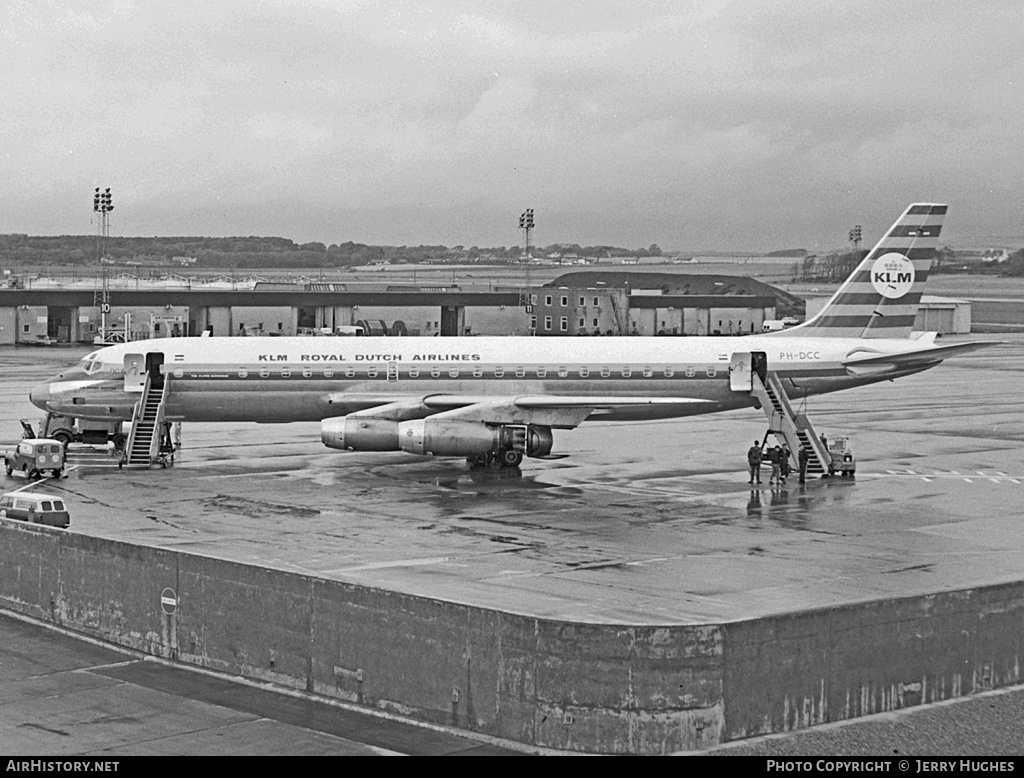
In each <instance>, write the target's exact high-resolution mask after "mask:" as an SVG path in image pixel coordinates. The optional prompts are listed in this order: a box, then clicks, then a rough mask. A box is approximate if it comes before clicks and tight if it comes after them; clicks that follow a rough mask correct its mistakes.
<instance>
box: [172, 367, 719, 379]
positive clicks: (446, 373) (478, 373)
mask: <svg viewBox="0 0 1024 778" xmlns="http://www.w3.org/2000/svg"><path fill="white" fill-rule="evenodd" d="M382 370H383V369H382V368H381V367H379V366H377V365H367V366H366V367H363V368H360V369H356V368H355V367H354V366H349V367H344V368H339V369H337V370H335V369H334V368H332V367H324V368H317V369H316V370H314V369H313V368H312V367H303V368H301V369H293V368H290V367H282V368H281V369H280V370H278V371H277V372H276V373H274V372H273V371H271V369H270V368H269V367H261V368H260V369H259V370H258V371H251V372H252V374H253V375H259V377H260V378H269V377H270V376H271V375H276V376H278V377H280V378H291V377H292V376H296V377H298V376H302V377H303V378H313V377H314V373H317V374H318V375H316V376H315V377H317V378H319V377H321V376H322V377H323V378H334V377H336V376H337V377H339V378H340V377H345V378H355V377H356V376H360V375H363V376H366V377H367V378H376V377H377V376H379V375H381V373H382ZM174 372H175V377H176V378H181V377H182V375H183V374H184V373H183V371H182V370H180V369H179V370H175V371H174ZM387 372H388V374H389V377H390V378H392V380H394V378H395V377H397V375H398V374H399V373H398V370H397V368H396V367H392V366H389V367H388V368H387ZM404 372H405V374H406V375H407V376H408V377H409V378H419V377H421V376H423V377H426V376H430V377H431V378H442V377H444V378H459V377H466V378H468V377H470V376H472V377H473V378H485V377H494V378H504V377H505V376H506V375H508V376H515V377H516V378H547V377H549V376H551V377H553V376H558V377H559V378H566V377H568V376H569V374H570V373H575V374H576V375H577V376H579V377H580V378H587V377H589V376H591V375H594V376H598V375H599V376H601V378H612V377H616V378H618V377H622V378H630V377H631V376H632V375H633V374H634V373H639V374H640V375H642V376H643V377H644V378H651V377H653V376H654V375H655V374H658V375H659V377H664V378H672V377H673V376H675V375H676V374H677V373H680V374H682V375H684V376H686V377H687V378H692V377H694V376H696V375H697V373H698V372H700V373H703V374H704V375H706V376H707V377H708V378H714V377H715V375H717V373H718V367H717V366H715V365H707V366H706V367H703V368H698V367H696V366H694V365H686V366H685V367H682V368H679V369H677V368H675V367H673V366H672V365H664V366H661V367H657V368H655V367H654V366H652V365H643V366H638V367H633V366H632V365H616V366H615V367H612V366H610V365H601V366H600V367H594V368H591V367H590V366H588V365H579V366H576V367H573V368H572V369H570V368H569V367H568V366H566V365H559V366H558V367H556V368H549V367H547V366H545V365H537V366H532V367H527V366H526V365H515V366H514V367H506V366H504V365H496V366H494V367H493V368H488V369H485V368H483V367H480V366H474V367H447V368H442V367H439V366H437V365H434V366H431V367H410V368H408V369H407V370H406V371H404ZM236 375H237V376H238V377H239V378H248V377H249V375H250V370H249V369H248V368H244V367H240V368H238V370H237V371H236Z"/></svg>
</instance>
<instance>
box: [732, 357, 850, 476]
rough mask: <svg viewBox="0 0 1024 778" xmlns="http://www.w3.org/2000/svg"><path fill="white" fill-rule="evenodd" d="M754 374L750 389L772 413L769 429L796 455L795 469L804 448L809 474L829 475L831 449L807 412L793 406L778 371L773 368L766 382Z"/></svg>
mask: <svg viewBox="0 0 1024 778" xmlns="http://www.w3.org/2000/svg"><path fill="white" fill-rule="evenodd" d="M751 378H752V379H753V380H752V381H751V391H750V393H751V394H752V395H754V397H756V398H757V399H758V400H759V401H760V403H761V410H763V411H764V415H765V416H767V417H768V431H769V432H771V433H772V434H774V435H775V437H776V438H778V437H780V436H781V437H782V438H783V439H784V440H785V441H786V445H787V446H788V447H789V450H790V452H791V455H792V457H793V462H792V467H793V470H795V471H797V472H799V468H800V465H799V451H800V449H804V450H806V451H807V474H808V475H827V474H828V472H829V466H830V465H831V463H832V458H831V457H830V456H829V453H828V449H827V448H826V447H825V444H824V443H822V442H821V439H820V438H819V437H818V436H817V435H816V434H815V432H814V426H813V425H812V424H811V420H810V419H809V418H807V414H805V413H797V412H795V411H794V410H793V405H792V403H791V402H790V400H789V397H788V396H787V395H786V390H785V389H784V388H783V386H782V381H781V380H780V379H779V376H778V374H776V373H775V372H774V371H771V370H769V371H768V372H767V373H766V374H765V381H763V382H762V381H761V378H760V376H758V375H757V374H756V373H755V374H753V375H752V376H751Z"/></svg>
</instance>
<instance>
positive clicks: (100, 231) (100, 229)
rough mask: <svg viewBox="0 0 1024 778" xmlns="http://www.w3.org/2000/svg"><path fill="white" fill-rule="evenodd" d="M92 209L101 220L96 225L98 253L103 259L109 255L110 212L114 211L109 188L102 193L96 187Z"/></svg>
mask: <svg viewBox="0 0 1024 778" xmlns="http://www.w3.org/2000/svg"><path fill="white" fill-rule="evenodd" d="M92 209H93V210H94V211H95V212H96V213H98V214H99V215H100V220H99V222H98V223H97V225H96V236H97V241H96V252H97V253H98V254H99V255H100V256H99V258H100V259H102V258H103V257H104V256H106V253H107V239H108V238H109V237H110V212H111V211H112V210H114V205H113V196H112V195H111V194H110V187H109V186H108V187H107V188H106V189H104V190H103V191H102V192H101V191H100V188H99V187H96V191H95V192H94V193H93V196H92Z"/></svg>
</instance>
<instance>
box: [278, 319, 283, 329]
mask: <svg viewBox="0 0 1024 778" xmlns="http://www.w3.org/2000/svg"><path fill="white" fill-rule="evenodd" d="M277 329H278V331H280V330H283V329H284V322H283V321H279V322H278V323H277Z"/></svg>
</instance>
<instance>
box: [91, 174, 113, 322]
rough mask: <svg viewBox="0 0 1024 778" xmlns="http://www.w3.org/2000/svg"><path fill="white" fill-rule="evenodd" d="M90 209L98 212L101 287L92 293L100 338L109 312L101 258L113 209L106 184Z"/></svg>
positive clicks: (98, 191) (97, 248)
mask: <svg viewBox="0 0 1024 778" xmlns="http://www.w3.org/2000/svg"><path fill="white" fill-rule="evenodd" d="M92 209H93V211H95V212H96V213H98V214H99V216H100V220H99V222H98V223H97V225H96V254H97V259H98V260H99V262H100V264H101V272H102V274H103V281H102V284H103V285H102V288H101V290H100V293H99V294H97V295H94V297H95V298H98V299H95V300H94V302H95V303H97V304H98V307H99V309H100V338H102V339H103V340H104V341H105V340H106V339H107V314H108V313H110V288H109V286H108V285H107V266H106V265H105V264H103V260H104V259H105V258H106V254H107V239H108V238H109V237H110V212H111V211H112V210H114V204H113V198H112V196H111V194H110V187H109V186H108V187H107V188H106V189H104V190H103V191H102V192H101V191H100V188H99V187H96V191H95V192H94V193H93V196H92Z"/></svg>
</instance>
